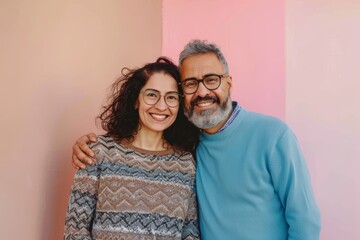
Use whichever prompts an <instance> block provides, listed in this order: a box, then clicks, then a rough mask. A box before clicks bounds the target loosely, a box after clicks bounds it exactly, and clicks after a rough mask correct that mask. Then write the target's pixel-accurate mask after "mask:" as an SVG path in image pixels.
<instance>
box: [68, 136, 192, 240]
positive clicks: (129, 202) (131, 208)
mask: <svg viewBox="0 0 360 240" xmlns="http://www.w3.org/2000/svg"><path fill="white" fill-rule="evenodd" d="M91 148H92V150H93V151H94V152H95V159H96V163H95V164H94V165H93V166H89V167H87V168H86V169H84V170H79V171H78V172H77V173H76V175H75V178H74V183H73V185H72V189H71V193H70V200H69V206H68V210H67V216H66V222H65V233H64V239H67V240H68V239H112V240H115V239H124V240H127V239H144V240H147V239H159V240H168V239H169V240H170V239H199V231H198V219H197V205H196V195H195V162H194V159H193V157H192V155H191V154H190V153H188V152H179V151H174V150H173V149H170V150H166V151H161V152H155V151H147V150H141V149H137V148H136V147H133V146H131V145H130V144H129V143H127V142H126V141H122V142H121V143H120V144H118V143H116V142H115V141H114V140H113V139H112V138H111V137H106V136H99V137H98V141H97V142H96V143H95V144H93V145H92V146H91Z"/></svg>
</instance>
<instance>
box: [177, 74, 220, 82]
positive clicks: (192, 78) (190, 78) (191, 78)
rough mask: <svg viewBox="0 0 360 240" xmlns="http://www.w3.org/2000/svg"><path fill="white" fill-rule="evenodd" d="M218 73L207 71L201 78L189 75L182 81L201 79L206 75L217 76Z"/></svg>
mask: <svg viewBox="0 0 360 240" xmlns="http://www.w3.org/2000/svg"><path fill="white" fill-rule="evenodd" d="M219 75H220V74H216V73H207V74H205V75H204V76H203V77H202V78H196V77H189V78H185V79H184V80H183V81H186V80H201V79H204V78H206V77H210V76H219Z"/></svg>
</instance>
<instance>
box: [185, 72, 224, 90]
mask: <svg viewBox="0 0 360 240" xmlns="http://www.w3.org/2000/svg"><path fill="white" fill-rule="evenodd" d="M228 76H229V75H228V74H227V73H224V74H221V75H219V74H215V73H211V74H206V75H205V76H204V77H203V78H202V79H198V78H187V79H185V80H184V81H182V82H180V83H179V85H180V86H181V88H182V89H183V91H184V93H185V94H193V93H195V92H196V91H197V90H198V89H199V85H200V83H202V84H203V85H204V86H205V87H206V88H207V89H208V90H216V89H218V88H219V87H220V85H221V79H222V78H225V77H228ZM209 77H218V78H219V84H218V85H217V86H216V87H213V88H212V87H208V86H207V85H206V82H205V79H207V78H209ZM189 81H196V82H197V86H196V88H194V89H195V90H193V91H188V90H186V88H185V87H184V85H185V83H186V82H189Z"/></svg>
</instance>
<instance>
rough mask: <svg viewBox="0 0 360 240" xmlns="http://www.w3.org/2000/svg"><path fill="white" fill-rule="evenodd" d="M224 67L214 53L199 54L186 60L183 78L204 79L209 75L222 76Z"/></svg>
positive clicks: (183, 64) (183, 63) (182, 70)
mask: <svg viewBox="0 0 360 240" xmlns="http://www.w3.org/2000/svg"><path fill="white" fill-rule="evenodd" d="M223 71H224V69H223V66H222V64H221V62H220V60H219V59H218V58H217V56H216V55H215V54H213V53H207V54H199V55H194V56H190V57H188V58H186V59H185V60H184V61H183V62H182V64H181V71H180V73H181V78H182V79H184V78H192V77H195V78H202V77H203V76H205V75H207V74H222V73H223Z"/></svg>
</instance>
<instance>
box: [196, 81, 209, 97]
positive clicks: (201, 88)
mask: <svg viewBox="0 0 360 240" xmlns="http://www.w3.org/2000/svg"><path fill="white" fill-rule="evenodd" d="M209 93H210V90H209V89H207V88H206V87H205V85H204V82H199V86H198V89H197V90H196V95H198V96H200V97H205V96H206V95H209Z"/></svg>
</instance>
